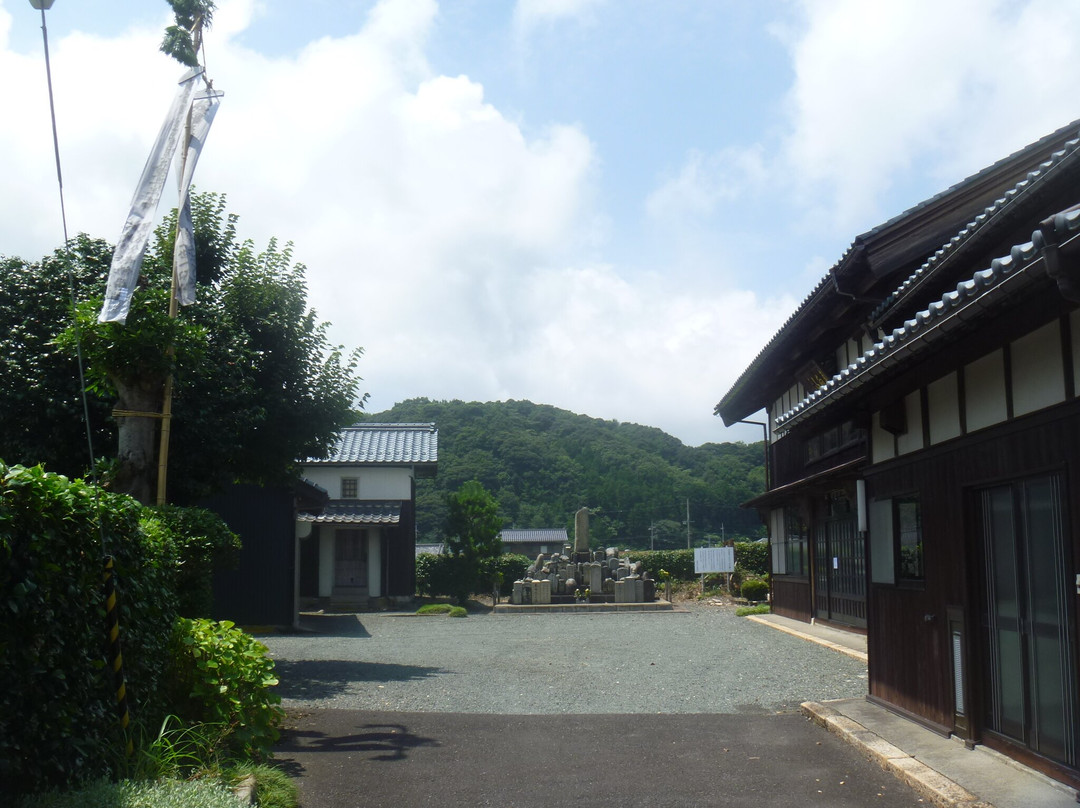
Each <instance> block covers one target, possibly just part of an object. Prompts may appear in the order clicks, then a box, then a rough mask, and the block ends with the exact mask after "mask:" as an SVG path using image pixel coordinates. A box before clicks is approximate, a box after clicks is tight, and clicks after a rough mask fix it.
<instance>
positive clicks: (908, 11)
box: [787, 0, 1080, 231]
mask: <svg viewBox="0 0 1080 808" xmlns="http://www.w3.org/2000/svg"><path fill="white" fill-rule="evenodd" d="M799 5H800V6H801V9H802V13H803V16H804V22H805V26H804V27H803V28H801V29H800V30H799V31H798V32H797V33H795V34H791V33H790V32H789V33H788V34H787V44H788V46H789V47H790V49H791V55H792V62H793V67H794V70H795V74H796V78H795V82H794V85H793V87H792V90H791V93H790V97H789V102H790V113H791V116H792V131H791V136H790V138H789V141H788V144H787V157H788V159H789V160H790V163H791V170H792V172H793V176H794V177H796V178H797V179H798V182H799V188H800V189H801V190H802V192H803V197H802V199H803V201H804V202H805V203H806V204H807V205H810V206H812V207H815V208H817V210H818V213H819V214H820V219H819V220H818V221H819V223H820V222H827V223H828V224H829V225H830V226H832V227H834V228H838V229H840V230H847V231H852V228H861V227H866V226H872V225H874V224H876V223H878V221H880V220H882V219H883V218H887V217H888V216H891V215H893V214H895V213H898V212H899V211H897V210H888V209H883V208H882V205H881V198H882V196H883V194H884V193H885V192H886V191H888V190H889V188H890V187H891V186H893V185H894V184H896V183H899V182H901V181H902V180H903V179H904V174H905V173H906V172H907V171H909V170H911V168H912V166H913V165H916V164H920V165H921V166H922V168H921V171H922V173H923V175H924V176H929V177H932V178H933V179H935V180H936V181H937V183H938V185H939V186H940V187H936V188H934V189H933V190H941V189H943V188H944V187H945V186H947V185H948V184H951V183H953V182H956V181H958V180H960V179H962V178H963V177H964V176H965V175H967V174H970V173H972V172H974V171H977V170H978V169H980V168H982V167H983V166H985V165H988V164H989V163H991V162H993V161H994V160H997V159H999V158H1001V157H1003V156H1005V155H1006V154H1008V153H1009V152H1011V151H1014V150H1015V149H1017V148H1020V147H1021V146H1023V145H1025V144H1026V143H1028V142H1031V141H1033V140H1035V139H1037V138H1038V137H1040V136H1041V135H1043V134H1046V133H1047V132H1050V131H1052V130H1053V129H1055V128H1057V127H1059V126H1062V125H1064V124H1065V123H1068V122H1069V121H1070V120H1072V118H1073V117H1075V115H1076V109H1075V103H1074V100H1073V98H1072V94H1071V93H1069V92H1068V91H1067V90H1065V89H1064V88H1067V87H1070V86H1075V85H1076V83H1077V81H1078V80H1080V7H1077V6H1075V5H1074V4H1064V5H1062V4H1056V3H1051V2H1047V1H1046V0H1030V1H1029V2H1025V3H1016V2H1006V1H1005V0H951V2H945V3H942V2H939V0H904V1H903V2H887V3H864V2H860V0H821V1H820V2H819V1H818V0H803V1H802V2H800V4H799ZM927 160H929V161H930V162H929V167H927V166H926V165H925V161H927ZM815 199H816V200H819V201H817V202H815ZM909 201H910V202H911V203H914V202H916V201H918V200H917V199H911V200H909Z"/></svg>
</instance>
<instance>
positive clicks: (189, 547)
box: [140, 505, 240, 617]
mask: <svg viewBox="0 0 1080 808" xmlns="http://www.w3.org/2000/svg"><path fill="white" fill-rule="evenodd" d="M140 526H141V527H142V529H143V532H144V533H146V534H148V535H151V536H155V537H158V538H159V540H160V541H161V542H163V543H167V544H168V546H169V548H170V551H171V555H172V556H173V558H174V559H175V561H176V569H175V583H174V587H175V590H176V595H177V598H178V604H177V608H178V610H179V613H180V615H181V616H183V617H209V616H210V614H211V612H212V611H213V606H214V597H213V586H212V584H213V574H214V569H215V568H228V567H232V566H235V565H236V563H237V561H238V559H239V557H240V537H239V536H237V535H236V534H235V533H233V532H232V531H231V530H229V526H228V525H226V524H225V520H223V519H222V518H221V517H220V516H218V515H217V514H216V513H213V512H212V511H208V510H206V509H204V508H181V507H177V506H176V505H158V506H156V507H153V508H146V509H144V510H143V512H142V517H141V519H140Z"/></svg>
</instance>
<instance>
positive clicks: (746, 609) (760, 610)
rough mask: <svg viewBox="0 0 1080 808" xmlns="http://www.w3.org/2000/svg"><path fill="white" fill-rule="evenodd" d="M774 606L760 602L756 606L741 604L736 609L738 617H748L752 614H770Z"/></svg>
mask: <svg viewBox="0 0 1080 808" xmlns="http://www.w3.org/2000/svg"><path fill="white" fill-rule="evenodd" d="M771 612H772V607H771V606H770V605H769V604H768V603H759V604H757V605H756V606H740V607H739V608H737V609H736V610H735V616H736V617H746V616H747V615H751V614H770V613H771Z"/></svg>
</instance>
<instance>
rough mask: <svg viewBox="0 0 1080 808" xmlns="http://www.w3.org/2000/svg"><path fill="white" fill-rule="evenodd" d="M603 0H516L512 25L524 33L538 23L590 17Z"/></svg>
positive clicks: (543, 23)
mask: <svg viewBox="0 0 1080 808" xmlns="http://www.w3.org/2000/svg"><path fill="white" fill-rule="evenodd" d="M604 2H605V0H517V4H516V5H515V6H514V26H515V28H516V29H517V30H518V32H519V33H521V34H524V33H527V32H528V31H530V30H531V29H533V28H535V27H536V26H538V25H545V24H547V25H549V24H551V23H554V22H557V21H559V20H564V19H585V20H588V19H589V18H590V14H591V12H592V11H593V9H594V8H596V7H597V6H599V5H601V4H602V3H604Z"/></svg>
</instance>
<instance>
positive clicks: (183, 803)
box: [15, 780, 239, 808]
mask: <svg viewBox="0 0 1080 808" xmlns="http://www.w3.org/2000/svg"><path fill="white" fill-rule="evenodd" d="M238 804H239V803H238V802H237V800H236V797H234V796H233V793H232V792H231V791H230V790H229V789H227V788H226V787H225V786H224V785H223V784H222V783H221V782H219V781H217V780H121V781H120V782H119V783H111V782H109V781H108V780H101V781H99V782H97V783H92V784H91V785H88V786H86V787H85V788H80V789H77V790H74V791H48V792H45V793H42V794H32V795H30V796H27V797H23V798H22V799H20V800H18V801H17V802H16V803H15V805H16V808H237V805H238Z"/></svg>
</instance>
